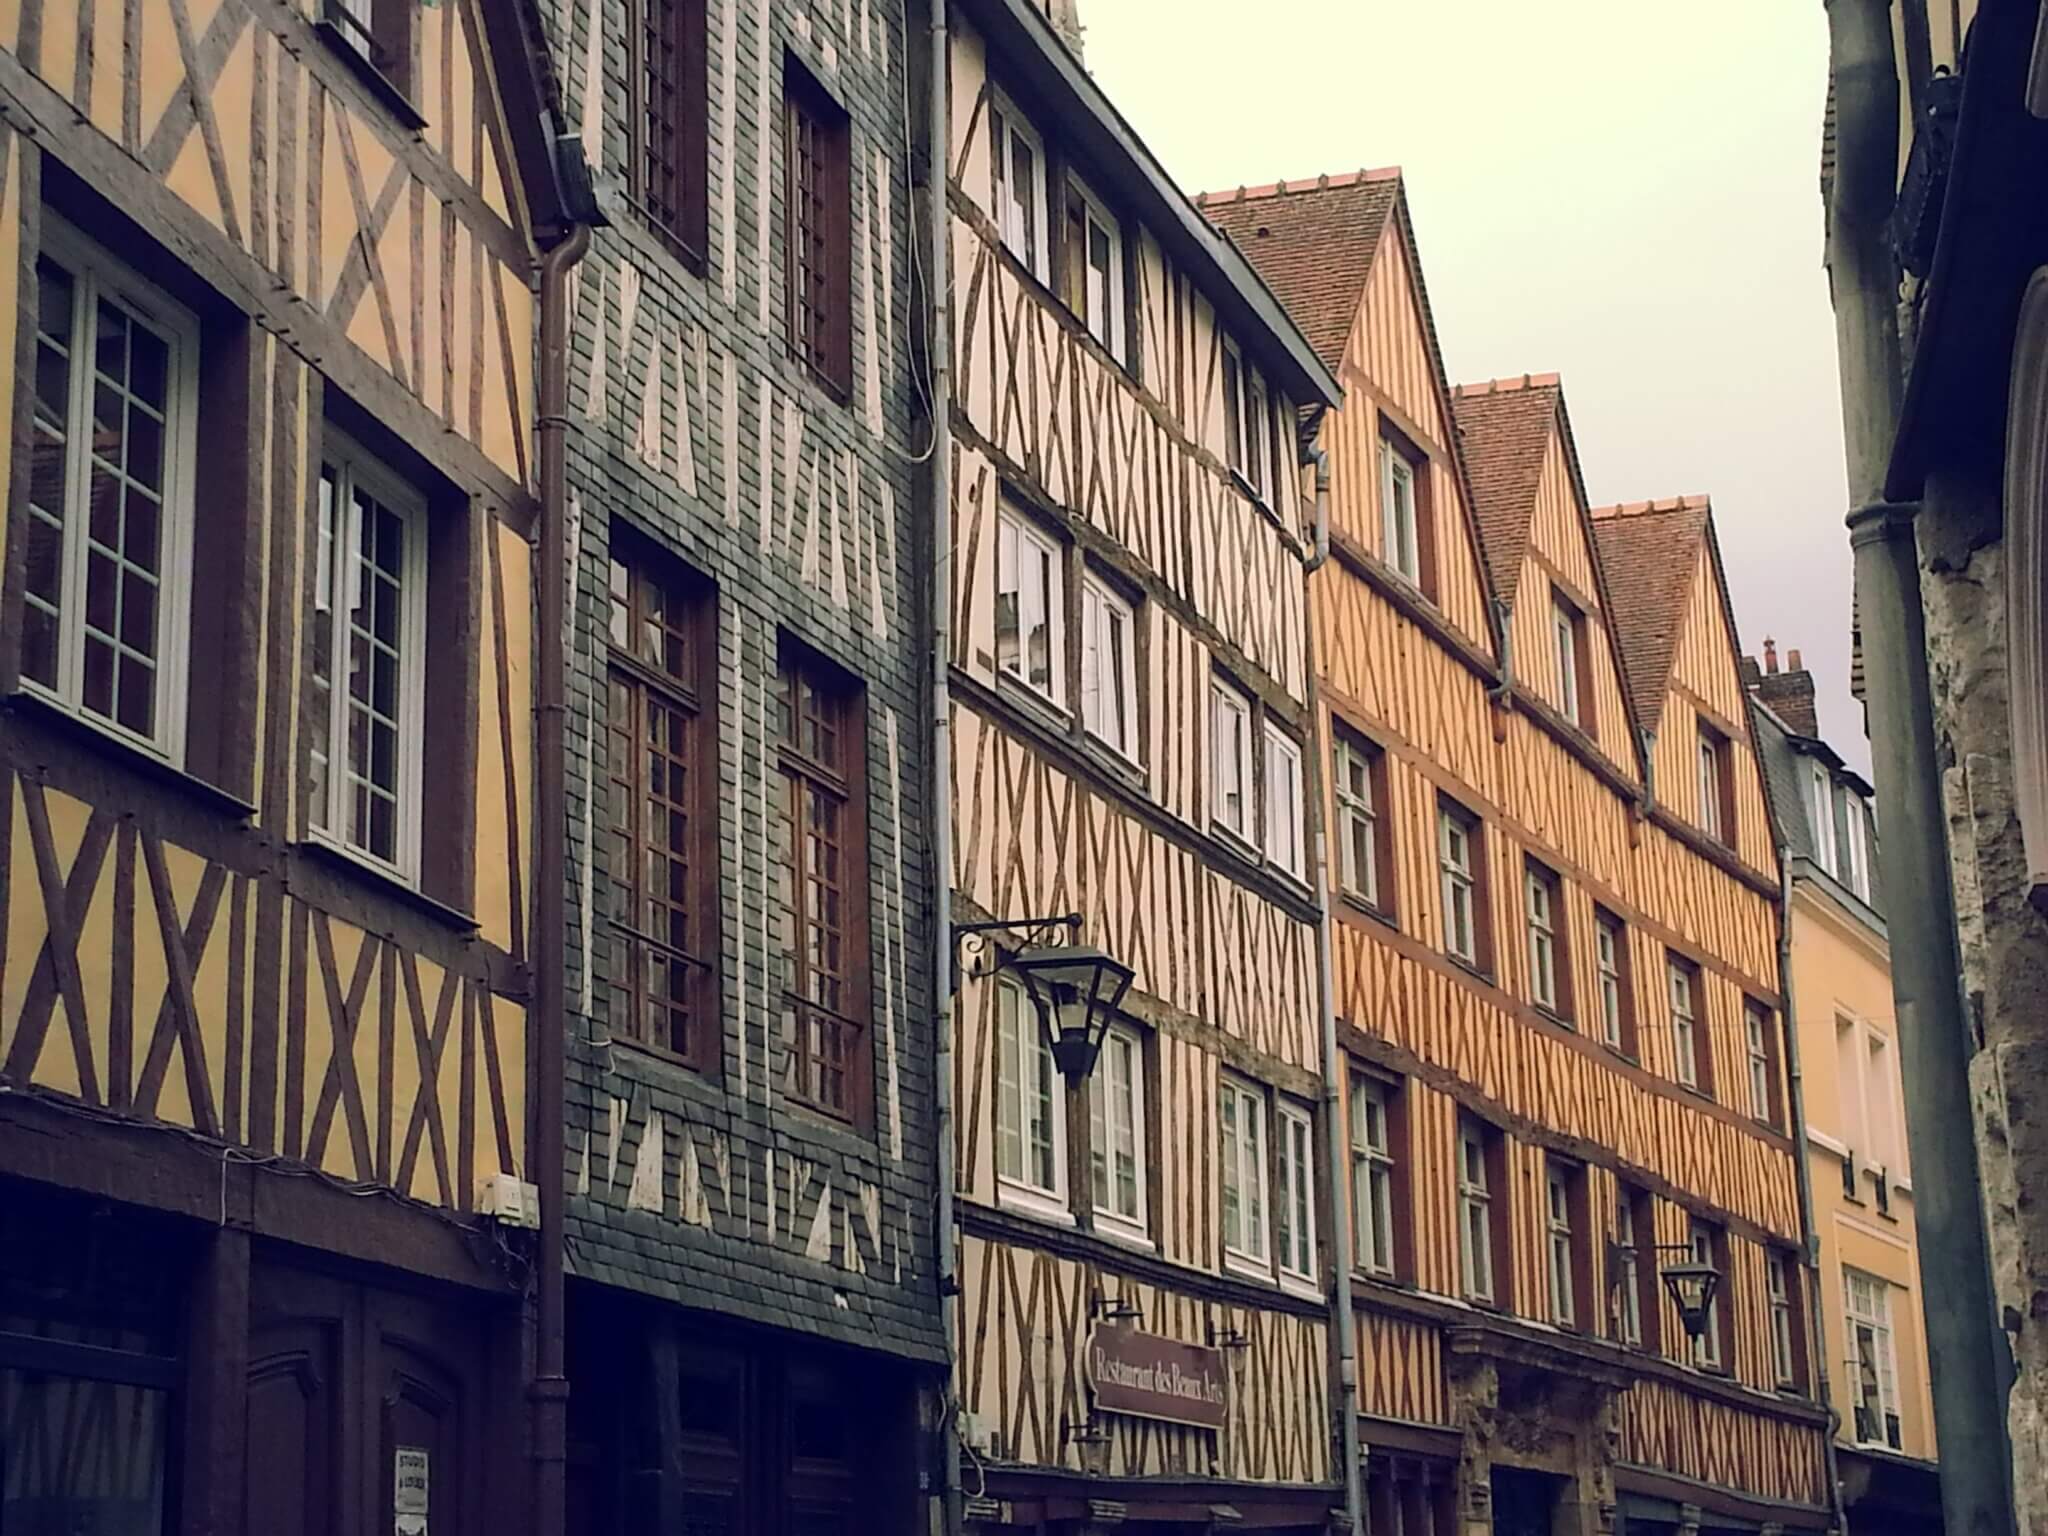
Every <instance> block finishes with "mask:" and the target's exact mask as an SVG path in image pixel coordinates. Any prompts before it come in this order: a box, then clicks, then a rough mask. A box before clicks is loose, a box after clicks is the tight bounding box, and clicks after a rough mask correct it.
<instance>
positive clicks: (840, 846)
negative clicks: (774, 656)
mask: <svg viewBox="0 0 2048 1536" xmlns="http://www.w3.org/2000/svg"><path fill="white" fill-rule="evenodd" d="M777 686H778V689H779V692H780V695H781V697H780V699H779V700H778V716H779V720H780V728H781V737H782V740H781V749H780V755H781V766H782V789H783V795H782V799H783V807H782V811H783V814H782V817H781V826H780V831H781V837H782V848H781V850H780V852H781V858H780V860H779V861H778V869H777V876H778V880H779V885H780V889H779V890H778V893H777V910H778V913H779V915H780V919H781V924H782V951H783V957H784V958H783V982H782V990H783V997H782V1044H783V1065H782V1081H783V1086H784V1088H785V1089H786V1090H787V1091H788V1092H789V1094H790V1095H791V1096H792V1097H793V1098H795V1099H797V1100H799V1101H801V1102H802V1103H805V1104H809V1105H811V1106H812V1107H814V1108H816V1109H821V1110H823V1111H825V1112H826V1113H827V1114H830V1115H834V1116H837V1117H838V1118H840V1119H842V1120H850V1121H853V1122H854V1123H855V1124H859V1125H865V1124H866V1122H867V1118H868V1112H869V1111H868V1105H869V1099H870V1097H871V1094H870V1091H869V1090H870V1088H871V1086H872V1085H871V1083H870V1077H871V1075H872V1074H871V1072H870V1069H869V1065H868V1062H869V1055H868V1051H869V1041H868V936H867V880H868V872H867V811H866V806H867V790H866V774H865V768H864V764H865V753H866V744H865V739H864V738H865V732H864V730H863V722H862V713H863V706H864V700H863V698H862V695H861V690H860V688H859V686H858V684H856V683H854V682H852V681H851V680H850V679H847V678H846V677H845V676H844V675H843V674H841V673H838V672H837V671H836V670H835V669H832V668H830V667H828V666H826V665H825V664H824V663H822V662H820V661H818V660H816V659H815V658H813V657H811V656H809V655H806V654H804V653H803V652H801V651H797V650H795V649H794V648H787V649H785V652H784V655H783V658H782V665H781V669H780V671H779V673H778V676H777Z"/></svg>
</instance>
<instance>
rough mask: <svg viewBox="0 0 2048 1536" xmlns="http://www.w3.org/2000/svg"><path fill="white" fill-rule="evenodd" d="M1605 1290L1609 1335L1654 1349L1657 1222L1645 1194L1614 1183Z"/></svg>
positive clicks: (1657, 1312)
mask: <svg viewBox="0 0 2048 1536" xmlns="http://www.w3.org/2000/svg"><path fill="white" fill-rule="evenodd" d="M1612 1244H1613V1245H1612V1247H1610V1248H1609V1249H1608V1271H1607V1286H1608V1290H1609V1293H1610V1298H1611V1311H1610V1314H1609V1315H1610V1319H1611V1326H1612V1336H1613V1337H1614V1339H1615V1340H1616V1341H1617V1342H1619V1343H1622V1344H1625V1345H1627V1346H1629V1347H1630V1348H1632V1349H1647V1350H1649V1351H1651V1352H1652V1353H1653V1354H1654V1353H1655V1352H1656V1349H1657V1337H1658V1332H1659V1327H1658V1325H1659V1323H1660V1322H1661V1321H1662V1318H1663V1312H1662V1310H1661V1308H1662V1303H1661V1302H1660V1300H1659V1298H1660V1297H1661V1296H1662V1294H1663V1285H1662V1282H1661V1281H1660V1280H1659V1279H1658V1278H1657V1221H1656V1211H1655V1208H1654V1207H1653V1206H1652V1204H1651V1202H1650V1196H1649V1193H1648V1192H1647V1191H1645V1190H1640V1189H1635V1188H1632V1187H1631V1186H1629V1185H1627V1184H1621V1183H1617V1184H1616V1185H1615V1190H1614V1231H1613V1234H1612Z"/></svg>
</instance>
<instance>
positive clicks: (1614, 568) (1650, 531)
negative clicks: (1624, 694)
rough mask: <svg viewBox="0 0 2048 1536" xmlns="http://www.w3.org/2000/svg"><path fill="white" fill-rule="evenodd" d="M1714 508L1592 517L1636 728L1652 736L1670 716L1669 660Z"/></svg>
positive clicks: (1671, 505) (1683, 505)
mask: <svg viewBox="0 0 2048 1536" xmlns="http://www.w3.org/2000/svg"><path fill="white" fill-rule="evenodd" d="M1711 516H1712V508H1711V506H1710V505H1709V503H1708V501H1707V498H1706V497H1704V496H1680V497H1678V498H1676V499H1675V500H1671V501H1633V502H1629V503H1627V504H1626V505H1624V506H1618V507H1595V508H1594V509H1593V539H1594V542H1595V543H1596V544H1597V545H1598V546H1599V550H1600V568H1601V573H1602V574H1603V575H1604V576H1605V578H1606V581H1607V598H1608V602H1609V604H1610V605H1611V606H1610V611H1609V622H1610V623H1611V624H1612V625H1613V626H1614V631H1615V634H1616V636H1617V638H1618V639H1619V640H1620V641H1621V662H1622V666H1623V667H1624V668H1625V669H1626V670H1627V672H1628V682H1629V693H1630V695H1631V697H1632V698H1633V700H1634V703H1635V713H1636V724H1638V725H1639V726H1641V727H1642V728H1643V729H1644V730H1648V731H1654V730H1656V728H1657V721H1658V718H1659V717H1660V716H1661V715H1662V714H1663V712H1664V692H1665V689H1666V687H1667V685H1668V684H1669V683H1670V681H1671V657H1672V653H1673V651H1674V650H1675V649H1676V648H1677V645H1678V632H1679V630H1680V628H1681V627H1682V626H1683V625H1684V623H1685V600H1686V595H1687V592H1688V591H1689V589H1690V588H1691V586H1692V573H1693V567H1694V565H1695V564H1696V563H1697V562H1698V560H1699V545H1700V539H1701V537H1702V535H1704V534H1705V533H1706V531H1707V524H1708V520H1709V518H1710V517H1711Z"/></svg>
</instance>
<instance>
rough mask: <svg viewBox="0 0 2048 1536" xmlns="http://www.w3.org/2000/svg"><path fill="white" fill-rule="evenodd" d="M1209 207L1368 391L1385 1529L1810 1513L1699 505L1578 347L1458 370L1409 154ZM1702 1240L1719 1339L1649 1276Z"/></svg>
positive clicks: (1347, 646) (1765, 917) (1348, 412)
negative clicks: (1568, 374) (1580, 405)
mask: <svg viewBox="0 0 2048 1536" xmlns="http://www.w3.org/2000/svg"><path fill="white" fill-rule="evenodd" d="M1203 206H1204V211H1205V212H1206V213H1207V214H1208V215H1209V216H1210V218H1211V219H1212V220H1213V221H1214V222H1215V223H1216V224H1217V225H1218V226H1219V228H1221V229H1222V230H1223V231H1224V232H1225V233H1227V234H1228V236H1229V237H1230V238H1231V239H1232V240H1233V241H1234V242H1235V243H1237V244H1238V245H1239V246H1240V247H1241V248H1242V249H1243V250H1244V251H1245V252H1246V254H1247V255H1248V256H1249V257H1250V258H1251V260H1252V261H1253V262H1254V264H1255V265H1257V266H1258V267H1259V269H1260V271H1261V272H1262V274H1264V275H1265V276H1266V278H1267V280H1268V281H1269V282H1271V283H1272V284H1273V286H1274V288H1275V290H1276V291H1277V292H1279V293H1280V295H1281V296H1282V298H1283V299H1285V300H1287V301H1288V302H1289V304H1290V307H1291V308H1292V309H1293V311H1294V313H1295V315H1296V318H1297V320H1298V321H1299V322H1300V323H1301V324H1302V326H1303V328H1304V330H1306V331H1307V332H1308V333H1309V334H1310V335H1312V336H1315V337H1316V338H1317V342H1318V347H1319V350H1321V351H1322V354H1323V356H1324V357H1325V359H1326V361H1328V362H1329V363H1330V364H1331V366H1332V367H1333V369H1335V370H1336V371H1337V372H1338V373H1339V376H1340V378H1341V380H1342V383H1343V387H1344V394H1345V398H1344V404H1343V406H1342V407H1341V409H1339V410H1337V411H1336V412H1333V413H1332V414H1331V415H1329V416H1328V417H1326V418H1325V419H1324V422H1323V424H1322V431H1321V439H1320V440H1321V445H1322V446H1323V447H1325V448H1326V449H1327V450H1328V452H1329V455H1330V461H1331V469H1332V505H1331V516H1330V542H1331V546H1332V550H1333V558H1332V560H1331V562H1330V564H1329V566H1328V567H1327V568H1326V569H1325V570H1324V571H1322V572H1321V573H1319V574H1318V575H1317V576H1316V577H1314V578H1313V579H1312V580H1311V583H1310V597H1311V616H1312V620H1313V631H1314V642H1315V657H1316V668H1317V681H1318V686H1319V688H1320V691H1321V704H1322V712H1321V718H1320V719H1319V721H1318V748H1317V750H1318V751H1319V752H1321V753H1323V754H1324V761H1325V763H1326V766H1327V768H1328V781H1329V783H1330V786H1331V796H1330V800H1329V802H1328V803H1327V805H1326V806H1325V807H1324V813H1325V815H1326V816H1327V817H1328V818H1329V827H1330V839H1331V846H1332V850H1333V851H1332V862H1331V871H1330V872H1331V880H1332V896H1331V907H1332V914H1333V916H1332V923H1333V928H1334V933H1335V940H1334V971H1335V996H1334V998H1333V1005H1334V1008H1335V1011H1336V1015H1337V1028H1338V1033H1339V1039H1340V1042H1341V1043H1342V1045H1343V1047H1344V1050H1345V1052H1346V1055H1347V1057H1348V1059H1349V1071H1348V1074H1347V1081H1346V1083H1345V1085H1344V1091H1345V1095H1346V1100H1347V1113H1346V1121H1347V1124H1346V1126H1345V1127H1344V1129H1343V1134H1345V1135H1346V1136H1347V1137H1348V1139H1349V1144H1350V1148H1351V1155H1352V1167H1353V1174H1354V1177H1353V1180H1352V1185H1353V1187H1352V1189H1351V1190H1350V1191H1349V1192H1348V1193H1349V1194H1350V1197H1351V1221H1350V1238H1351V1244H1352V1248H1351V1253H1350V1255H1349V1258H1350V1262H1351V1263H1352V1265H1353V1284H1354V1288H1355V1295H1356V1297H1357V1317H1358V1326H1359V1345H1358V1348H1359V1360H1360V1378H1361V1401H1360V1413H1361V1423H1360V1439H1361V1440H1362V1441H1363V1442H1364V1443H1365V1444H1366V1446H1367V1447H1368V1448H1369V1449H1368V1460H1367V1466H1366V1471H1367V1484H1368V1488H1367V1504H1368V1512H1369V1514H1370V1516H1371V1518H1372V1520H1373V1524H1374V1529H1375V1530H1382V1529H1390V1528H1391V1529H1397V1530H1401V1529H1405V1530H1409V1531H1414V1530H1424V1531H1433V1532H1448V1531H1450V1530H1451V1529H1453V1528H1456V1529H1460V1530H1469V1529H1474V1528H1484V1527H1487V1526H1490V1528H1492V1529H1495V1530H1521V1529H1524V1528H1530V1529H1534V1528H1541V1529H1545V1530H1549V1529H1559V1530H1563V1529H1570V1530H1573V1531H1581V1530H1583V1531H1588V1532H1590V1531H1593V1530H1596V1529H1597V1530H1604V1529H1608V1528H1610V1525H1611V1523H1612V1522H1613V1521H1614V1520H1615V1519H1616V1518H1617V1515H1619V1516H1620V1518H1622V1519H1625V1521H1626V1523H1627V1526H1628V1528H1629V1529H1630V1530H1660V1529H1675V1528H1681V1527H1682V1525H1683V1523H1684V1522H1685V1521H1686V1520H1689V1519H1690V1520H1697V1519H1699V1518H1701V1516H1700V1514H1699V1511H1701V1510H1707V1511H1711V1512H1712V1513H1710V1514H1709V1515H1708V1516H1707V1517H1706V1518H1707V1520H1708V1523H1710V1524H1711V1523H1714V1522H1716V1521H1718V1520H1722V1519H1732V1520H1735V1521H1737V1522H1738V1523H1741V1522H1748V1523H1749V1524H1751V1525H1754V1524H1755V1523H1758V1522H1777V1523H1781V1524H1787V1525H1810V1526H1815V1527H1818V1526H1819V1525H1821V1524H1823V1523H1824V1522H1825V1520H1826V1518H1827V1508H1828V1506H1829V1503H1830V1498H1831V1495H1830V1491H1829V1490H1828V1488H1827V1487H1826V1486H1825V1478H1824V1470H1823V1454H1822V1438H1821V1437H1822V1434H1823V1433H1824V1429H1825V1424H1826V1416H1825V1413H1824V1411H1823V1410H1822V1409H1821V1408H1819V1407H1818V1406H1817V1405H1816V1404H1815V1403H1814V1402H1813V1401H1812V1400H1811V1399H1812V1392H1811V1385H1810V1379H1809V1377H1808V1376H1807V1368H1806V1365H1805V1345H1804V1344H1803V1343H1801V1344H1800V1345H1799V1347H1798V1349H1797V1350H1796V1351H1793V1352H1792V1353H1790V1354H1788V1353H1786V1352H1783V1351H1780V1350H1779V1349H1778V1348H1777V1347H1776V1343H1775V1341H1776V1340H1778V1339H1780V1338H1791V1339H1793V1340H1795V1341H1796V1340H1803V1339H1804V1337H1805V1334H1804V1333H1803V1331H1802V1330H1803V1329H1804V1326H1805V1325H1804V1323H1803V1322H1802V1321H1800V1319H1802V1318H1804V1317H1805V1316H1806V1315H1808V1314H1807V1310H1806V1309H1807V1302H1806V1296H1805V1290H1804V1287H1805V1284H1806V1277H1805V1270H1804V1267H1803V1263H1802V1261H1801V1255H1802V1252H1803V1242H1804V1235H1805V1226H1804V1221H1803V1216H1802V1212H1801V1210H1800V1208H1799V1200H1798V1195H1797V1182H1796V1178H1795V1172H1794V1164H1793V1143H1792V1141H1791V1139H1790V1135H1789V1131H1790V1121H1789V1119H1788V1107H1787V1105H1786V1102H1785V1078H1784V1060H1783V1051H1782V1027H1781V1024H1780V1016H1779V1010H1780V1007H1781V1002H1780V996H1779V992H1780V989H1779V984H1778V959H1777V941H1778V921H1779V918H1778V912H1777V864H1776V858H1775V852H1774V840H1773V836H1772V830H1771V827H1770V823H1769V820H1768V815H1767V812H1766V808H1765V803H1764V799H1763V792H1762V783H1761V778H1760V775H1759V771H1758V768H1757V764H1756V760H1755V757H1754V754H1753V752H1752V750H1751V747H1750V744H1749V736H1748V729H1747V725H1746V716H1745V708H1744V702H1743V694H1742V687H1741V683H1740V680H1739V677H1738V673H1737V665H1736V653H1735V648H1734V640H1733V626H1732V623H1731V622H1730V620H1729V617H1728V610H1727V604H1726V598H1725V591H1724V588H1723V586H1722V582H1721V576H1720V570H1719V562H1718V557H1717V555H1716V554H1715V550H1714V542H1713V536H1712V530H1711V522H1710V514H1709V512H1708V509H1707V507H1706V504H1705V502H1704V500H1687V501H1684V502H1679V503H1666V504H1645V505H1642V506H1637V507H1628V508H1613V509H1608V510H1606V511H1604V512H1600V513H1594V512H1591V511H1590V510H1589V508H1588V505H1587V501H1586V497H1585V493H1584V489H1583V483H1582V481H1581V479H1580V475H1579V470H1578V464H1577V458H1576V449H1575V447H1574V445H1573V442H1572V438H1571V433H1570V429H1569V423H1568V419H1567V417H1566V415H1565V411H1564V407H1563V399H1562V394H1561V392H1560V390H1559V388H1558V386H1557V381H1556V379H1555V377H1554V376H1553V377H1545V378H1537V379H1523V380H1515V381H1506V382H1503V383H1499V384H1494V385H1485V386H1480V387H1478V388H1476V389H1469V390H1460V391H1455V392H1454V391H1452V390H1451V389H1450V388H1448V387H1447V384H1446V380H1445V377H1444V373H1443V369H1442V365H1441V360H1440V357H1439V355H1438V352H1437V347H1436V341H1435V334H1434V328H1433V324H1432V321H1431V319H1430V314H1429V308H1428V300H1427V296H1426V293H1425V290H1424V288H1423V285H1422V282H1421V276H1420V269H1419V266H1418V264H1417V256H1416V246H1415V242H1414V238H1413V233H1412V226H1411V224H1410V221H1409V216H1408V211H1407V206H1406V201H1405V198H1404V197H1403V195H1402V192H1401V184H1400V180H1399V174H1398V172H1368V173H1360V174H1358V175H1347V176H1341V177H1326V178H1321V179H1319V180H1317V181H1308V182H1300V183H1289V184H1286V185H1285V186H1277V187H1264V188H1259V189H1254V190H1250V191H1244V190H1240V191H1238V192H1236V193H1224V194H1220V195H1212V196H1209V197H1206V198H1204V199H1203ZM1509 658H1512V665H1510V664H1509ZM1692 1252H1697V1254H1698V1255H1699V1256H1700V1257H1702V1258H1705V1259H1708V1260H1709V1261H1710V1262H1712V1263H1713V1264H1714V1265H1715V1266H1716V1268H1717V1270H1718V1271H1719V1272H1720V1275H1721V1277H1722V1280H1721V1289H1720V1293H1719V1298H1718V1300H1717V1302H1716V1304H1715V1306H1714V1308H1713V1309H1712V1310H1711V1314H1710V1316H1709V1318H1708V1321H1707V1327H1706V1331H1705V1336H1704V1339H1703V1341H1702V1342H1701V1343H1700V1344H1698V1345H1693V1344H1691V1343H1689V1342H1688V1339H1687V1336H1686V1333H1685V1331H1684V1329H1683V1328H1682V1326H1681V1321H1680V1318H1679V1316H1678V1313H1677V1312H1676V1310H1675V1309H1674V1307H1673V1305H1672V1304H1671V1301H1670V1299H1669V1297H1668V1295H1667V1293H1666V1291H1665V1289H1664V1287H1663V1286H1662V1285H1661V1284H1660V1283H1659V1281H1658V1278H1657V1276H1658V1272H1659V1270H1660V1268H1661V1267H1662V1266H1664V1265H1668V1264H1670V1263H1672V1262H1674V1261H1676V1260H1678V1259H1682V1258H1684V1257H1686V1256H1687V1255H1688V1254H1689V1253H1692ZM1689 1507H1690V1508H1689ZM1532 1512H1533V1513H1532ZM1552 1518H1555V1519H1556V1520H1558V1521H1560V1522H1562V1523H1559V1524H1557V1525H1555V1526H1554V1527H1553V1526H1552V1525H1551V1524H1549V1523H1548V1522H1549V1521H1550V1520H1551V1519H1552ZM1531 1520H1540V1521H1541V1522H1542V1523H1541V1524H1540V1526H1537V1525H1528V1524H1527V1522H1529V1521H1531ZM1518 1522H1522V1523H1518Z"/></svg>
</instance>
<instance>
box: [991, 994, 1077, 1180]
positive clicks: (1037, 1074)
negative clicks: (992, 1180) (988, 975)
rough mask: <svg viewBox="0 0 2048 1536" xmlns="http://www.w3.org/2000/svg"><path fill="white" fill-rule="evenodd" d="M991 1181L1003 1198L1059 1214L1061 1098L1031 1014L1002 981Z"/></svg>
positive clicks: (1063, 1146) (1063, 1154) (1063, 1131)
mask: <svg viewBox="0 0 2048 1536" xmlns="http://www.w3.org/2000/svg"><path fill="white" fill-rule="evenodd" d="M996 1177H997V1178H998V1179H999V1180H1001V1181H1002V1183H1003V1185H1004V1186H1005V1187H1006V1189H1005V1192H1006V1193H1007V1194H1010V1195H1012V1196H1021V1197H1022V1198H1023V1199H1024V1200H1025V1201H1026V1203H1033V1202H1036V1203H1040V1204H1044V1203H1047V1202H1050V1203H1051V1205H1052V1206H1054V1207H1056V1208H1058V1209H1059V1210H1060V1212H1061V1213H1062V1214H1064V1210H1065V1201H1066V1194H1067V1116H1066V1095H1065V1093H1064V1092H1063V1091H1062V1088H1061V1084H1060V1075H1059V1072H1058V1070H1057V1069H1056V1068H1055V1067H1054V1065H1053V1059H1052V1047H1051V1045H1050V1044H1048V1043H1047V1040H1046V1035H1045V1031H1044V1030H1043V1029H1041V1028H1040V1027H1039V1023H1038V1015H1037V1012H1036V1011H1035V1010H1034V1009H1033V1007H1032V1005H1031V1001H1030V999H1029V998H1027V997H1026V996H1025V995H1024V989H1023V988H1022V987H1020V986H1019V985H1017V983H1016V982H1014V981H1012V980H1010V979H1009V978H1008V977H1007V976H1005V977H1002V978H1000V979H998V981H997V982H996Z"/></svg>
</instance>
